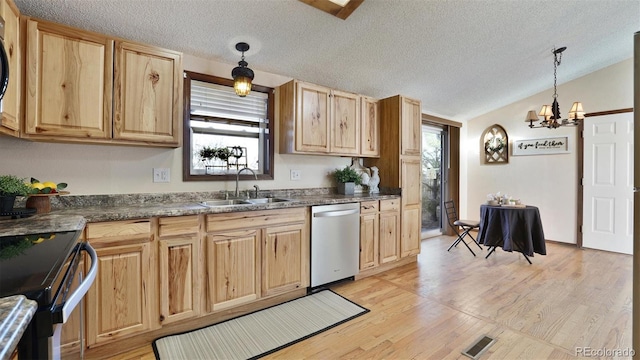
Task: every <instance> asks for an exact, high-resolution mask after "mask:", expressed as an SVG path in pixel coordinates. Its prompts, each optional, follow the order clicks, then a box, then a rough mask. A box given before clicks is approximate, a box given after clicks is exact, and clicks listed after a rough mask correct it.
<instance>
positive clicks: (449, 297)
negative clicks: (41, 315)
mask: <svg viewBox="0 0 640 360" xmlns="http://www.w3.org/2000/svg"><path fill="white" fill-rule="evenodd" d="M452 240H453V238H451V237H446V236H442V237H437V238H432V239H427V240H423V242H422V253H421V254H420V256H419V257H418V263H415V264H409V265H406V266H403V267H401V268H397V269H394V270H391V271H388V272H386V273H383V274H380V275H377V276H372V277H369V278H365V279H362V280H359V281H356V282H349V283H344V284H341V285H338V286H336V287H334V288H333V290H334V291H336V292H337V293H339V294H341V295H343V296H345V297H346V298H348V299H350V300H352V301H354V302H356V303H358V304H360V305H362V306H364V307H366V308H368V309H370V310H371V312H369V313H368V314H365V315H363V316H361V317H358V318H356V319H354V320H352V321H349V322H347V323H345V324H342V325H340V326H338V327H335V328H333V329H330V330H328V331H326V332H324V333H321V334H319V335H316V336H314V337H312V338H310V339H307V340H305V341H302V342H300V343H297V344H295V345H293V346H290V347H288V348H286V349H283V350H281V351H279V352H277V353H274V354H272V355H270V356H268V357H267V359H338V358H356V359H468V358H466V357H464V356H462V355H461V351H462V350H464V349H465V348H467V347H468V346H469V345H470V344H472V343H473V342H474V341H475V340H476V339H478V338H479V337H480V336H481V335H485V334H486V335H488V336H491V337H494V338H496V339H497V341H496V343H495V344H494V345H493V346H492V347H491V348H490V349H489V350H488V351H487V352H486V353H485V354H484V355H482V357H481V358H482V359H518V358H519V359H569V358H574V357H575V355H576V354H577V353H576V347H589V348H591V349H592V350H598V349H605V348H606V349H626V348H630V347H631V318H632V317H631V308H632V304H631V291H632V290H631V289H632V257H631V256H629V255H621V254H614V253H608V252H603V251H596V250H588V249H585V250H578V249H576V248H575V246H572V245H564V244H557V243H547V253H548V255H546V256H540V255H537V254H536V256H535V257H533V258H531V260H532V262H533V265H529V264H528V263H527V262H526V260H525V259H524V258H523V257H522V255H520V254H519V253H507V252H503V251H502V250H500V249H499V250H497V251H496V253H495V254H494V255H491V257H490V258H489V259H484V255H485V254H486V253H487V250H486V249H485V250H484V251H479V255H478V257H476V258H474V257H473V256H472V255H471V253H470V252H469V251H468V250H467V249H466V248H464V247H459V248H454V249H452V250H451V251H450V252H447V251H446V249H447V247H448V246H449V244H450V243H451V242H452ZM474 246H475V245H474ZM474 251H475V249H474ZM476 253H478V252H476ZM118 358H119V359H154V355H153V351H152V348H151V346H150V345H149V346H145V347H143V348H140V349H135V350H132V351H130V352H128V353H125V354H123V355H120V356H118Z"/></svg>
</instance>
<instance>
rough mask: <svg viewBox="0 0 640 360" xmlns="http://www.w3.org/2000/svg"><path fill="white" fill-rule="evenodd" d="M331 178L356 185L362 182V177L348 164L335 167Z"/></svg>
mask: <svg viewBox="0 0 640 360" xmlns="http://www.w3.org/2000/svg"><path fill="white" fill-rule="evenodd" d="M333 178H334V179H336V181H337V182H339V183H349V182H352V183H355V184H356V185H360V184H361V183H362V178H361V177H360V174H358V173H357V172H356V171H355V170H354V169H352V168H350V167H349V166H345V167H344V169H336V170H335V171H334V172H333Z"/></svg>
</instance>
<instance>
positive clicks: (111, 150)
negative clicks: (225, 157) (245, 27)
mask: <svg viewBox="0 0 640 360" xmlns="http://www.w3.org/2000/svg"><path fill="white" fill-rule="evenodd" d="M234 66H235V64H223V63H219V62H214V61H209V60H205V59H201V58H196V57H193V56H189V55H185V58H184V68H185V70H189V71H195V72H202V73H207V74H210V75H216V76H220V77H226V78H230V74H231V69H232V68H233V67H234ZM288 80H290V78H287V77H283V76H279V75H273V74H269V73H265V72H260V71H256V77H255V80H254V82H255V83H256V84H260V85H265V86H270V87H275V86H278V85H280V84H282V83H285V82H287V81H288ZM277 136H278V134H277V132H276V144H277V143H278V141H277ZM276 148H277V146H276ZM0 159H1V160H0V174H14V175H17V176H20V177H25V178H30V177H35V178H37V179H39V180H41V181H53V182H67V183H68V184H69V188H68V190H69V191H70V192H71V193H73V194H76V195H87V194H120V193H159V192H187V191H217V190H223V189H224V190H234V189H235V182H222V181H212V182H209V181H204V182H203V181H197V182H183V181H182V148H178V149H157V148H145V147H133V146H110V145H80V144H56V143H43V142H32V141H27V140H23V139H15V138H11V137H7V136H1V135H0ZM350 163H351V159H350V158H341V157H330V156H309V155H280V154H278V153H277V149H276V155H275V159H274V164H275V174H274V177H275V179H274V180H272V181H266V180H265V181H243V182H242V183H241V184H240V189H250V188H252V186H253V184H258V185H259V186H260V188H261V189H295V188H309V187H328V186H334V184H333V182H332V181H331V179H330V177H329V176H328V175H327V174H328V172H329V171H331V170H333V169H335V168H338V167H343V166H344V165H346V164H350ZM154 167H156V168H157V167H163V168H170V169H171V182H170V183H153V181H152V179H153V170H152V169H153V168H154ZM291 169H296V170H301V171H302V179H301V180H300V181H290V180H289V171H290V170H291Z"/></svg>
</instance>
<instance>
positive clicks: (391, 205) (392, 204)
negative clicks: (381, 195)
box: [380, 199, 400, 211]
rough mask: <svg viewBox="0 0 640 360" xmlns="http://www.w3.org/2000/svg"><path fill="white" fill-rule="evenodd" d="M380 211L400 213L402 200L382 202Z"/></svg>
mask: <svg viewBox="0 0 640 360" xmlns="http://www.w3.org/2000/svg"><path fill="white" fill-rule="evenodd" d="M380 211H400V199H391V200H380Z"/></svg>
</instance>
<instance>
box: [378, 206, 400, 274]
mask: <svg viewBox="0 0 640 360" xmlns="http://www.w3.org/2000/svg"><path fill="white" fill-rule="evenodd" d="M379 237H380V246H379V252H380V255H379V259H380V264H386V263H389V262H393V261H396V260H399V259H400V200H399V199H393V200H380V232H379Z"/></svg>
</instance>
